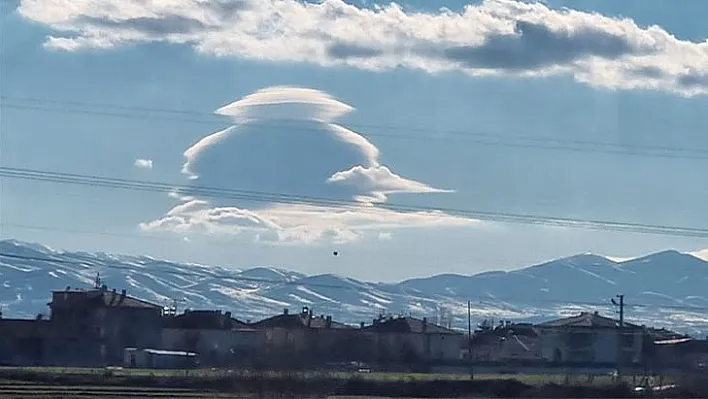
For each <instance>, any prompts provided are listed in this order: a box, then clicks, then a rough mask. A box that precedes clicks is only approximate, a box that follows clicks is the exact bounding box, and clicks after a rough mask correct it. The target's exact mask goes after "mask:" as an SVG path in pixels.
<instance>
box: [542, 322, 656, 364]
mask: <svg viewBox="0 0 708 399" xmlns="http://www.w3.org/2000/svg"><path fill="white" fill-rule="evenodd" d="M618 331H619V330H618V329H614V328H597V329H593V328H545V329H544V328H541V329H539V335H540V339H541V347H542V349H541V351H542V352H541V353H542V356H543V357H544V358H545V359H547V360H549V361H561V362H577V363H615V362H617V360H618V358H620V357H619V356H620V355H619V353H620V352H618V347H617V344H618V341H617V340H618V338H619V337H620V335H619V333H618ZM643 338H644V332H643V331H642V330H641V329H634V330H631V329H626V330H625V331H624V332H623V334H622V340H623V342H624V344H623V347H622V352H621V353H622V354H621V359H622V362H623V364H631V363H638V362H641V360H642V343H643Z"/></svg>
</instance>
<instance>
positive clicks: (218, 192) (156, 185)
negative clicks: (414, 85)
mask: <svg viewBox="0 0 708 399" xmlns="http://www.w3.org/2000/svg"><path fill="white" fill-rule="evenodd" d="M0 177H6V178H13V179H23V180H34V181H43V182H51V183H61V184H75V185H85V186H93V187H102V188H116V189H126V190H135V191H147V192H162V193H174V192H179V193H183V194H185V195H190V196H196V197H205V198H219V199H231V200H239V201H248V202H257V203H271V204H273V203H275V204H288V205H293V204H298V205H311V206H321V207H335V208H345V209H347V208H348V209H356V210H357V211H358V212H372V211H374V210H376V209H377V208H378V209H379V210H380V209H386V210H390V211H397V212H428V213H432V214H433V215H434V214H443V213H444V214H448V215H453V216H458V217H465V218H471V219H478V220H484V221H492V222H506V223H521V224H535V225H546V226H560V227H572V228H583V229H589V230H601V231H617V232H632V233H644V234H657V235H667V236H680V237H701V238H706V237H708V229H705V228H695V227H685V226H670V225H662V224H658V225H657V224H644V223H630V222H615V221H605V220H592V219H573V218H566V217H555V216H544V215H534V214H518V213H503V212H490V211H483V210H472V209H461V208H445V207H430V206H410V205H402V204H395V203H382V204H377V205H376V206H375V207H372V206H364V205H363V204H362V203H360V202H357V201H354V200H344V199H336V198H323V197H313V196H302V195H291V194H285V193H274V192H265V191H251V190H237V189H224V188H214V187H207V186H198V185H194V186H185V185H172V184H168V183H161V182H153V181H140V180H129V179H119V178H108V177H101V176H95V175H83V174H71V173H59V172H49V171H42V170H35V169H21V168H8V167H0Z"/></svg>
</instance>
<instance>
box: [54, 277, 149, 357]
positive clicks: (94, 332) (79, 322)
mask: <svg viewBox="0 0 708 399" xmlns="http://www.w3.org/2000/svg"><path fill="white" fill-rule="evenodd" d="M49 307H50V310H51V317H50V325H51V326H50V329H51V334H50V335H49V336H48V337H47V343H46V344H47V345H48V346H49V349H48V352H49V359H50V360H49V362H50V363H51V364H61V365H84V366H102V365H115V364H121V363H122V362H123V349H124V348H126V347H136V348H153V347H156V346H158V345H159V344H160V338H161V334H160V330H161V327H162V325H161V323H162V307H161V306H159V305H156V304H152V303H150V302H146V301H143V300H140V299H137V298H133V297H130V296H128V295H127V294H126V291H125V290H122V291H121V292H116V290H111V291H109V290H108V288H107V287H106V286H102V287H101V288H97V289H92V290H71V289H70V288H68V287H67V289H66V290H63V291H55V292H53V293H52V301H51V302H50V303H49Z"/></svg>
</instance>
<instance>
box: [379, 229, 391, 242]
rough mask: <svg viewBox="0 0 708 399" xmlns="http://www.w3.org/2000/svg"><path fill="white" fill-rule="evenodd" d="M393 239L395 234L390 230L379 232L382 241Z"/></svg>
mask: <svg viewBox="0 0 708 399" xmlns="http://www.w3.org/2000/svg"><path fill="white" fill-rule="evenodd" d="M392 239H393V234H391V233H390V232H386V231H384V232H381V233H379V240H381V241H388V240H392Z"/></svg>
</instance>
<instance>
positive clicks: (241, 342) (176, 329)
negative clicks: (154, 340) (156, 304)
mask: <svg viewBox="0 0 708 399" xmlns="http://www.w3.org/2000/svg"><path fill="white" fill-rule="evenodd" d="M263 337H264V334H263V331H261V330H258V329H255V328H252V327H251V326H249V325H248V324H246V323H243V322H241V321H239V320H237V319H235V318H233V317H231V313H230V312H226V313H223V314H222V313H221V311H218V310H217V311H212V310H192V311H185V313H183V314H181V315H178V316H173V317H165V318H164V319H163V328H162V337H161V346H160V347H161V348H162V349H166V350H173V351H191V352H196V353H197V354H199V359H200V363H201V364H202V365H205V366H206V365H208V366H231V365H237V364H238V365H244V364H249V363H253V362H254V361H255V360H256V357H258V355H259V352H260V348H261V347H262V345H263V342H264V338H263Z"/></svg>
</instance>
